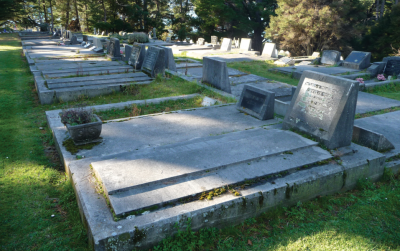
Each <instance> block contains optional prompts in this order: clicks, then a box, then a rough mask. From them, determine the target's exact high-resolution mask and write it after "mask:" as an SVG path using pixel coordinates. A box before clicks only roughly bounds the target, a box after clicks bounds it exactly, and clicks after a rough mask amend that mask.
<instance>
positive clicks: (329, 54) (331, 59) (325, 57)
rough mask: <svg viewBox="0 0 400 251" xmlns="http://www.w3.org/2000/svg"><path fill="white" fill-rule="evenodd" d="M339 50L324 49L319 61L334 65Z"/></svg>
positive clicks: (338, 58) (338, 57)
mask: <svg viewBox="0 0 400 251" xmlns="http://www.w3.org/2000/svg"><path fill="white" fill-rule="evenodd" d="M340 55H341V53H340V51H332V50H325V51H323V52H322V58H321V63H322V64H328V65H335V64H336V63H337V62H339V60H340Z"/></svg>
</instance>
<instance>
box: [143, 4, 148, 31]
mask: <svg viewBox="0 0 400 251" xmlns="http://www.w3.org/2000/svg"><path fill="white" fill-rule="evenodd" d="M143 29H144V30H145V31H146V32H149V27H148V25H147V0H143Z"/></svg>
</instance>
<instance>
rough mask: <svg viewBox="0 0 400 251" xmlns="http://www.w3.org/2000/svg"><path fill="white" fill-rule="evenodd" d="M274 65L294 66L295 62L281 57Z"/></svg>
mask: <svg viewBox="0 0 400 251" xmlns="http://www.w3.org/2000/svg"><path fill="white" fill-rule="evenodd" d="M274 64H276V65H294V64H295V61H294V60H293V59H291V58H288V57H283V58H280V59H279V60H276V61H275V62H274Z"/></svg>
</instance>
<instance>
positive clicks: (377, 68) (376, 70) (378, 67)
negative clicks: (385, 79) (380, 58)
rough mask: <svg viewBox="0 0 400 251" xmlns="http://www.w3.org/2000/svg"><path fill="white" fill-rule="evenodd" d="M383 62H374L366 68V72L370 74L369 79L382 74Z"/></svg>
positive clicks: (384, 64)
mask: <svg viewBox="0 0 400 251" xmlns="http://www.w3.org/2000/svg"><path fill="white" fill-rule="evenodd" d="M385 66H386V63H385V62H375V63H372V65H371V66H370V67H368V69H367V72H369V73H370V74H371V77H376V76H377V75H378V74H382V73H383V71H384V69H385Z"/></svg>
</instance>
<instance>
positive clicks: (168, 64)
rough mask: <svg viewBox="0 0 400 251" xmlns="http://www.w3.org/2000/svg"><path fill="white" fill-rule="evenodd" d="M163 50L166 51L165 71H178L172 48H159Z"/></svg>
mask: <svg viewBox="0 0 400 251" xmlns="http://www.w3.org/2000/svg"><path fill="white" fill-rule="evenodd" d="M158 47H160V48H162V49H163V50H164V51H165V54H164V57H165V69H168V70H171V71H176V63H175V59H174V53H173V52H172V49H171V48H168V47H165V46H158Z"/></svg>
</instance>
